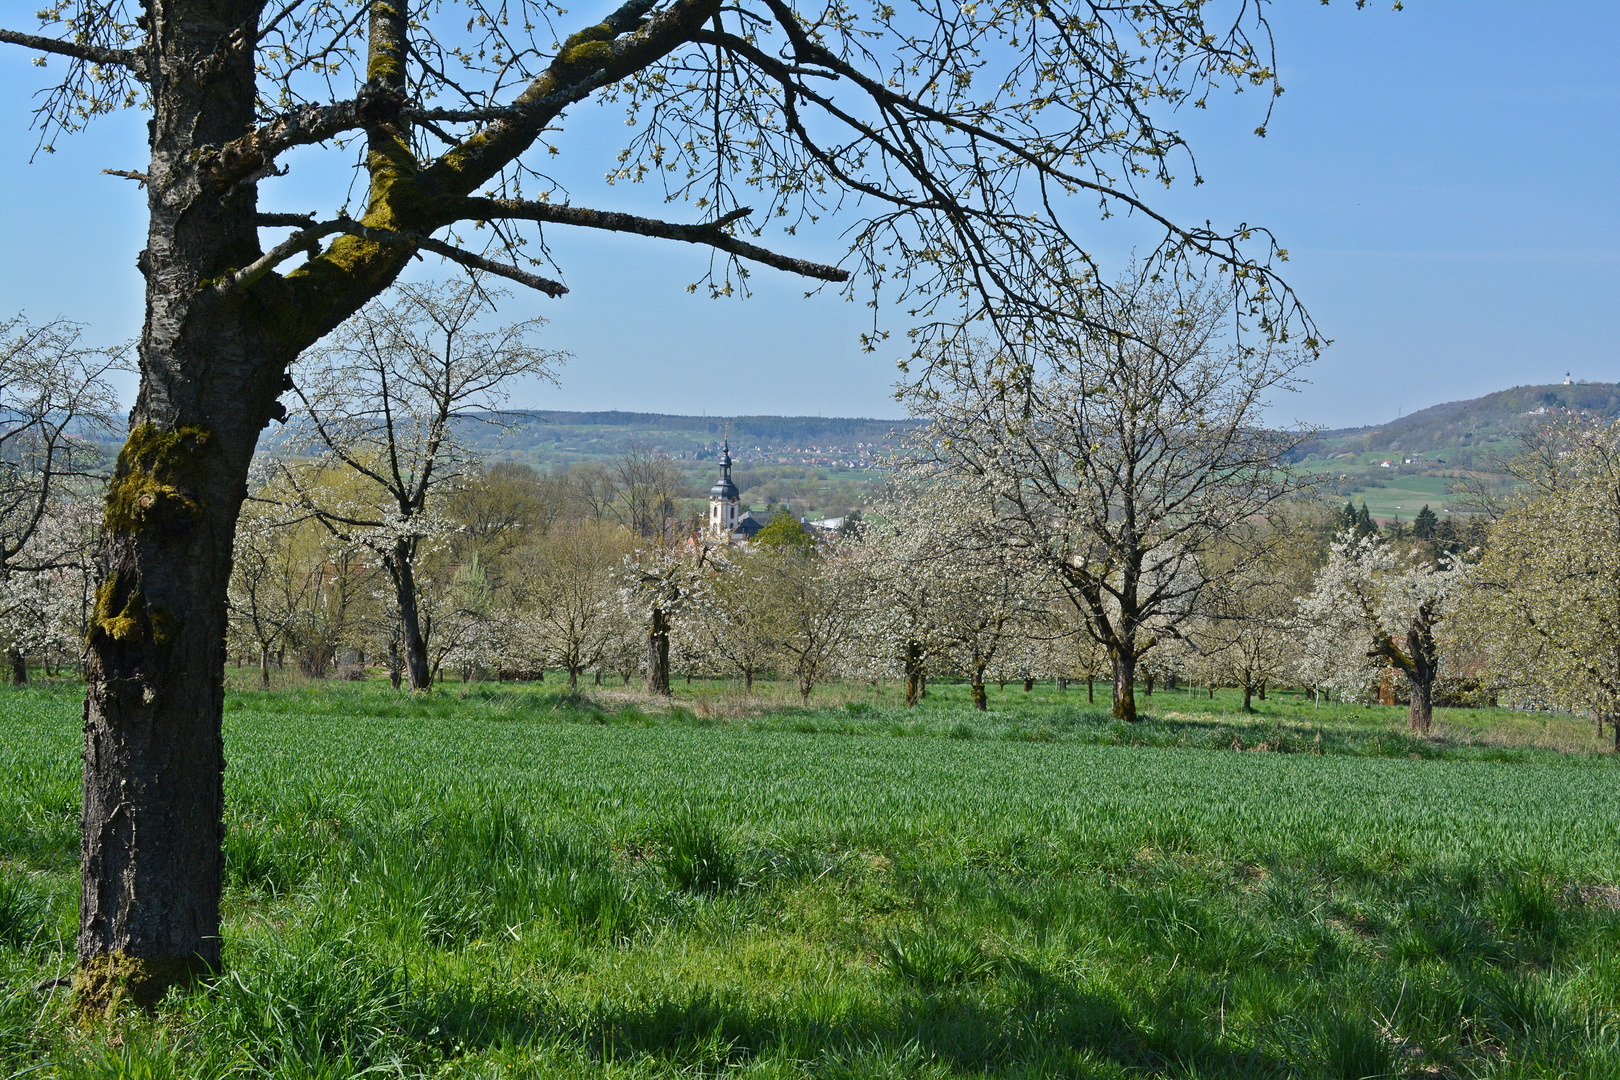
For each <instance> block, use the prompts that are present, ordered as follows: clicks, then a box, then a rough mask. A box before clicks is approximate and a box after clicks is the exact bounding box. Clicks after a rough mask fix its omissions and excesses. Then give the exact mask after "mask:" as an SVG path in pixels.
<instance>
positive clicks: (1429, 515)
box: [1412, 503, 1440, 540]
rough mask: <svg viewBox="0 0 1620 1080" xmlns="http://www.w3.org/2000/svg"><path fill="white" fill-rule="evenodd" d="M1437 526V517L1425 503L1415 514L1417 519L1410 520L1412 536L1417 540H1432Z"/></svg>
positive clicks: (1438, 521) (1438, 523) (1438, 522)
mask: <svg viewBox="0 0 1620 1080" xmlns="http://www.w3.org/2000/svg"><path fill="white" fill-rule="evenodd" d="M1439 525H1440V519H1439V517H1438V516H1436V514H1435V512H1434V511H1433V510H1430V509H1429V506H1428V504H1427V503H1425V504H1424V505H1423V509H1421V510H1419V511H1418V512H1417V517H1415V518H1413V519H1412V535H1413V536H1415V537H1417V538H1418V539H1419V540H1433V539H1434V533H1435V530H1436V529H1437V528H1438V527H1439Z"/></svg>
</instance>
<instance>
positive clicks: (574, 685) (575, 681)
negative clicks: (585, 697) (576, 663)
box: [568, 667, 580, 690]
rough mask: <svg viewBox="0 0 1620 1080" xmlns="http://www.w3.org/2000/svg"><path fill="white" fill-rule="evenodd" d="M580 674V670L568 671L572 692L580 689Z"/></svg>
mask: <svg viewBox="0 0 1620 1080" xmlns="http://www.w3.org/2000/svg"><path fill="white" fill-rule="evenodd" d="M579 673H580V669H579V668H576V667H570V668H569V669H568V689H570V690H578V689H579Z"/></svg>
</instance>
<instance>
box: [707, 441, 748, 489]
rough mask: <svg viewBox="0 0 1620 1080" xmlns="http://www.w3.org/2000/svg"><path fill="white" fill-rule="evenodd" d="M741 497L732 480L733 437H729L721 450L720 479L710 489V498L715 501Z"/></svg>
mask: <svg viewBox="0 0 1620 1080" xmlns="http://www.w3.org/2000/svg"><path fill="white" fill-rule="evenodd" d="M740 495H741V493H740V492H739V491H738V490H737V485H736V484H734V483H733V482H732V480H731V436H730V435H727V436H726V441H725V443H724V444H723V445H722V446H721V448H720V479H719V480H717V481H715V485H714V487H712V488H710V489H709V496H710V497H711V498H715V499H735V498H738V497H739V496H740Z"/></svg>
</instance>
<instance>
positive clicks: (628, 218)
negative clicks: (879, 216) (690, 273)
mask: <svg viewBox="0 0 1620 1080" xmlns="http://www.w3.org/2000/svg"><path fill="white" fill-rule="evenodd" d="M462 205H463V207H464V208H465V211H466V216H468V217H471V218H475V219H477V220H479V221H492V220H497V219H503V218H517V219H522V220H525V221H540V222H549V223H553V224H558V225H578V226H580V227H582V228H587V229H605V230H607V231H609V232H627V233H635V234H637V235H638V236H654V237H658V238H660V239H664V240H680V241H683V242H684V243H688V244H704V245H707V246H709V247H712V248H716V249H718V250H720V251H724V252H727V253H729V254H732V255H736V256H737V257H738V258H742V259H748V260H750V261H753V262H757V263H763V264H764V265H766V266H774V267H775V268H776V269H778V270H786V271H787V272H788V273H790V274H799V275H800V276H802V277H810V278H817V279H819V280H821V281H848V280H849V271H848V270H843V269H840V268H839V267H836V266H826V265H824V264H822V263H813V262H809V261H808V260H805V259H795V258H793V257H792V256H789V255H778V254H777V253H776V252H774V251H769V250H767V249H765V248H762V247H759V246H758V245H756V244H750V243H747V242H745V241H742V240H739V239H737V238H736V237H735V236H732V235H731V234H730V233H727V232H725V231H724V230H725V226H727V225H730V224H731V223H733V222H735V221H739V220H741V219H742V218H745V217H747V216H748V215H749V214H751V213H753V210H752V209H750V208H748V207H742V208H740V209H737V210H733V211H732V212H731V213H729V214H727V215H726V216H725V217H722V218H720V219H718V220H716V221H710V222H704V223H702V224H696V225H677V224H674V223H672V222H668V221H659V220H657V219H656V218H645V217H638V216H636V215H635V214H621V213H617V212H614V211H607V210H590V209H587V208H585V207H582V206H560V205H557V204H555V203H542V202H527V201H522V200H518V199H477V198H475V199H466V200H464V202H463V203H462Z"/></svg>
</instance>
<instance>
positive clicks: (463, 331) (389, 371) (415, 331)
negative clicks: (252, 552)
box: [282, 278, 565, 690]
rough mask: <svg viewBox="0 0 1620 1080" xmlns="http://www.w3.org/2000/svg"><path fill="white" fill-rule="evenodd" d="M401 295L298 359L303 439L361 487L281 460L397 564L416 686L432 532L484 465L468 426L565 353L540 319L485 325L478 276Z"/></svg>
mask: <svg viewBox="0 0 1620 1080" xmlns="http://www.w3.org/2000/svg"><path fill="white" fill-rule="evenodd" d="M399 294H400V295H399V298H398V299H397V301H395V302H393V303H383V302H380V301H379V302H378V303H375V304H372V305H370V306H368V307H366V308H365V309H364V310H362V311H361V312H360V313H359V314H358V315H356V316H355V318H354V319H352V320H350V322H349V323H348V324H346V325H345V326H344V327H343V329H342V330H341V331H340V332H339V333H338V334H337V335H336V337H335V340H334V341H333V342H332V343H331V344H329V345H324V346H322V347H321V348H320V349H319V350H317V351H314V352H312V353H310V354H309V355H308V356H306V357H305V359H304V360H303V361H302V362H301V363H300V364H299V365H298V367H297V368H296V369H295V376H296V378H295V380H294V382H293V386H292V392H293V394H294V395H296V398H297V401H298V404H299V410H298V426H299V427H300V428H301V429H302V432H301V434H302V436H303V439H304V441H306V442H307V443H308V444H309V447H310V449H312V450H314V451H315V452H316V453H317V454H318V455H319V457H320V465H327V464H330V465H337V466H339V467H341V468H344V469H347V470H349V471H350V472H352V473H353V474H354V475H355V477H356V478H357V480H358V487H359V489H360V491H361V493H362V494H361V497H360V498H359V499H358V500H354V499H350V500H346V501H344V502H342V503H333V502H331V501H329V500H326V499H323V498H321V497H320V492H321V490H322V489H320V488H318V487H311V486H310V485H305V484H301V483H300V482H299V473H300V471H301V470H300V469H297V468H294V467H293V466H291V465H286V464H283V466H282V473H283V480H284V482H285V485H286V486H287V487H288V488H289V489H290V490H292V491H293V492H294V493H295V496H296V502H297V505H298V506H300V507H302V508H303V509H305V510H307V511H308V512H309V513H310V514H311V515H313V516H314V517H315V518H316V519H317V520H319V521H320V522H321V524H323V525H325V526H326V527H327V528H328V529H330V530H331V531H332V533H333V534H334V535H336V536H339V537H341V538H343V539H344V540H345V541H347V542H350V543H358V544H362V545H364V546H366V547H368V548H370V549H371V550H372V551H374V552H375V553H376V556H377V559H378V560H379V562H380V563H381V565H382V566H383V568H384V569H386V570H387V571H388V577H389V580H390V582H391V583H392V584H393V587H394V603H395V608H396V610H397V612H398V615H399V624H400V645H401V647H402V649H403V651H404V654H405V655H404V659H405V673H406V676H407V678H408V680H409V682H410V687H411V689H412V690H426V689H427V688H428V685H429V678H430V674H431V668H432V665H431V664H430V663H429V661H428V641H427V639H428V626H427V624H426V623H425V622H424V621H423V619H422V613H421V610H420V609H421V605H420V603H419V593H420V583H419V581H418V577H419V573H420V571H419V568H418V566H417V561H418V558H419V555H420V551H421V548H422V545H423V542H424V540H426V539H427V538H428V537H430V536H432V535H433V534H434V533H435V532H441V531H443V528H444V526H445V521H444V514H443V511H444V506H443V504H444V503H445V502H446V496H447V495H448V494H449V493H450V492H451V491H453V490H454V489H455V488H457V487H458V486H460V485H462V484H464V483H466V482H468V481H470V480H472V479H473V478H474V477H475V476H476V475H477V472H478V462H477V459H476V457H475V455H474V454H473V453H472V452H471V450H470V449H469V448H468V446H467V440H466V438H465V437H464V432H463V431H462V430H459V429H461V428H465V427H468V426H471V425H476V424H496V425H498V424H500V423H501V422H502V419H503V413H502V412H501V411H500V409H501V406H502V405H504V404H505V402H506V395H507V394H508V393H509V391H510V389H511V383H512V381H513V380H514V379H516V378H518V377H519V376H530V377H536V376H538V377H540V378H550V377H552V376H551V373H552V371H553V370H554V369H555V367H556V366H557V365H559V364H560V363H562V361H563V360H564V359H565V358H564V357H563V356H562V355H561V354H559V353H556V352H553V351H549V350H545V349H541V348H539V347H538V346H536V345H535V344H534V343H533V341H532V340H531V338H532V336H533V334H534V332H535V331H536V330H537V329H538V327H539V324H540V320H538V319H530V320H527V321H525V322H520V323H515V324H513V325H511V326H507V327H503V328H501V329H499V330H481V329H479V328H478V325H477V320H478V318H479V316H480V315H482V314H485V313H487V312H489V311H490V310H492V309H493V306H494V302H495V297H493V296H491V294H489V293H488V292H486V291H485V290H484V288H483V286H482V285H481V284H480V283H479V281H478V280H477V279H476V278H474V279H473V280H471V281H466V282H460V283H457V284H452V285H444V286H402V287H401V288H400V289H399ZM497 295H498V294H497ZM318 467H319V465H318V466H317V468H318ZM326 490H328V491H331V490H334V489H326Z"/></svg>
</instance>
